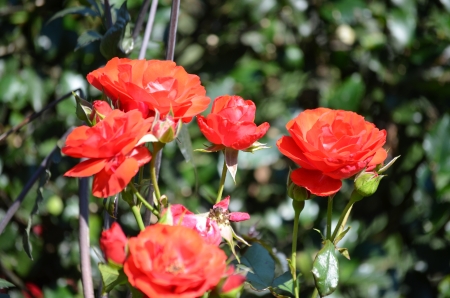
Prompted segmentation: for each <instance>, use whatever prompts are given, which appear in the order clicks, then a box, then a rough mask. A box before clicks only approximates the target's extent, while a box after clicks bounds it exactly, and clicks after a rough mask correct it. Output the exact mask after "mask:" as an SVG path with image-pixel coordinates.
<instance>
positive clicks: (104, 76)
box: [87, 58, 211, 123]
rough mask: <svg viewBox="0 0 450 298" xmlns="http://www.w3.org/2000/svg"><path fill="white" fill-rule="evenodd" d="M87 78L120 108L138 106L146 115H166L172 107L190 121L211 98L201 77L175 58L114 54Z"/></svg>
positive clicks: (136, 107) (177, 115)
mask: <svg viewBox="0 0 450 298" xmlns="http://www.w3.org/2000/svg"><path fill="white" fill-rule="evenodd" d="M87 80H88V81H89V83H91V84H92V85H93V86H94V87H95V88H97V89H99V90H101V91H104V92H105V94H106V95H107V96H108V97H109V98H110V99H111V100H112V101H113V103H114V105H115V106H116V107H117V108H119V109H121V110H123V111H129V110H133V109H138V110H139V111H141V113H142V115H143V116H144V117H145V118H147V117H148V116H153V115H154V112H155V111H158V112H159V114H160V116H161V118H164V117H165V116H166V115H167V114H168V113H169V111H170V110H172V113H173V115H174V118H175V119H182V120H183V122H185V123H187V122H189V121H191V119H192V117H194V116H196V115H198V114H199V113H201V112H203V111H204V110H206V108H207V107H208V105H209V102H210V101H211V100H210V99H209V97H206V91H205V88H204V87H203V86H202V85H200V78H199V77H198V76H196V75H191V74H188V73H187V72H186V71H185V70H184V68H183V67H181V66H176V64H175V63H174V62H172V61H159V60H148V61H147V60H130V59H127V58H122V59H120V58H113V59H111V60H110V61H108V63H106V65H105V66H104V67H102V68H99V69H97V70H94V71H93V72H91V73H89V74H88V75H87Z"/></svg>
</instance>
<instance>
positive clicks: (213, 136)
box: [197, 115, 222, 144]
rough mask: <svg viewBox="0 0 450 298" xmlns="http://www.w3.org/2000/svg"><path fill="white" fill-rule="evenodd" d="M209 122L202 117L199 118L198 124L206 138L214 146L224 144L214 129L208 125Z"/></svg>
mask: <svg viewBox="0 0 450 298" xmlns="http://www.w3.org/2000/svg"><path fill="white" fill-rule="evenodd" d="M208 122H209V121H208V120H207V119H206V118H205V117H203V116H202V115H198V116H197V124H198V127H199V128H200V131H201V132H202V134H203V135H204V136H205V138H206V139H207V140H208V141H210V142H211V143H213V144H222V140H221V139H220V136H219V135H218V134H217V132H216V131H215V130H214V128H212V127H210V126H209V125H208Z"/></svg>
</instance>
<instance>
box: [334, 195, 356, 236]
mask: <svg viewBox="0 0 450 298" xmlns="http://www.w3.org/2000/svg"><path fill="white" fill-rule="evenodd" d="M362 198H363V197H362V196H361V195H360V194H359V193H358V192H357V191H355V190H354V191H353V192H352V195H351V197H350V201H348V203H347V205H346V206H345V208H344V211H342V213H341V216H340V217H339V221H338V223H337V225H336V227H335V228H334V232H333V235H332V236H331V239H330V241H331V242H333V241H334V239H336V236H337V235H338V232H339V231H340V230H341V229H343V228H344V227H343V226H342V225H343V222H344V219H345V221H347V219H348V213H349V211H350V210H351V208H352V206H353V204H354V203H356V202H358V201H359V200H361V199H362Z"/></svg>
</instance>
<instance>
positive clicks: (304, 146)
mask: <svg viewBox="0 0 450 298" xmlns="http://www.w3.org/2000/svg"><path fill="white" fill-rule="evenodd" d="M286 128H287V130H288V133H289V134H290V136H283V137H282V138H281V139H279V140H278V142H277V146H278V149H279V150H280V152H281V153H282V154H284V155H285V156H287V157H289V158H290V159H291V160H293V161H294V162H295V163H296V164H298V165H300V166H301V168H300V169H297V170H295V171H293V172H292V174H291V179H292V181H293V182H294V183H295V184H297V185H299V186H303V187H305V188H306V189H308V190H309V191H310V192H311V193H313V194H315V195H318V196H329V195H332V194H334V193H336V192H338V191H339V189H340V188H341V186H342V182H341V180H342V179H346V178H349V177H351V176H353V175H355V174H357V173H359V172H360V171H362V170H363V169H365V168H367V169H373V168H374V167H375V166H376V165H378V164H381V163H382V162H383V161H384V160H385V159H386V157H387V153H386V150H384V149H383V148H382V146H383V145H384V143H385V142H386V131H385V130H379V129H378V128H376V127H375V125H374V124H372V123H370V122H367V121H365V120H364V118H363V117H362V116H360V115H358V114H356V113H353V112H348V111H342V110H331V109H327V108H318V109H314V110H305V111H304V112H302V113H300V114H299V115H298V116H297V117H296V118H295V119H293V120H291V121H289V122H288V123H287V125H286Z"/></svg>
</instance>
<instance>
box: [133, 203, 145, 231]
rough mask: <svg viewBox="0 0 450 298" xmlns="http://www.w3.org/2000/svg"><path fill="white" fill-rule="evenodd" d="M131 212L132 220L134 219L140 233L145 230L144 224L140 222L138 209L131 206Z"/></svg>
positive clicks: (140, 217)
mask: <svg viewBox="0 0 450 298" xmlns="http://www.w3.org/2000/svg"><path fill="white" fill-rule="evenodd" d="M131 212H133V215H134V218H136V222H137V224H138V226H139V229H140V230H141V231H143V230H145V226H144V222H143V221H142V216H141V212H140V211H139V207H138V206H136V205H134V206H131Z"/></svg>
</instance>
